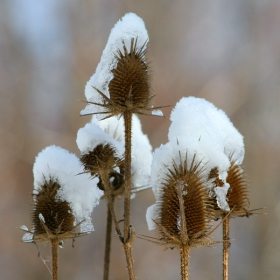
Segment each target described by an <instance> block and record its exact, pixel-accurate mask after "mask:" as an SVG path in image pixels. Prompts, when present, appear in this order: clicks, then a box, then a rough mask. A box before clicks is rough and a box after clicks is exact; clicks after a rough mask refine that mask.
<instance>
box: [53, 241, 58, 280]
mask: <svg viewBox="0 0 280 280" xmlns="http://www.w3.org/2000/svg"><path fill="white" fill-rule="evenodd" d="M51 245H52V279H53V280H57V279H58V245H59V239H58V238H54V239H52V240H51Z"/></svg>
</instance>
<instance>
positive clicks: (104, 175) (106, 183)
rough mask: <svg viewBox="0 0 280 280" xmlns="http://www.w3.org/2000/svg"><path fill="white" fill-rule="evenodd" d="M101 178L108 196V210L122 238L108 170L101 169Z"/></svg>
mask: <svg viewBox="0 0 280 280" xmlns="http://www.w3.org/2000/svg"><path fill="white" fill-rule="evenodd" d="M100 177H101V180H102V182H103V185H104V192H105V196H106V199H107V205H108V208H109V209H110V211H111V215H112V220H113V221H114V224H115V228H116V231H117V234H118V235H119V236H121V231H120V228H119V223H118V220H117V216H116V213H115V209H114V197H113V195H112V192H111V189H110V183H109V172H108V171H107V170H102V169H101V170H100Z"/></svg>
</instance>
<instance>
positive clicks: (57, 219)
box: [32, 180, 77, 242]
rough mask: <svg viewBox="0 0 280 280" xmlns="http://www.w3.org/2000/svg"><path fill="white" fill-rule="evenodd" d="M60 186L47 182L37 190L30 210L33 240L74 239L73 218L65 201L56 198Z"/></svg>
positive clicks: (50, 181)
mask: <svg viewBox="0 0 280 280" xmlns="http://www.w3.org/2000/svg"><path fill="white" fill-rule="evenodd" d="M59 189H60V185H59V184H58V183H57V182H56V181H54V180H49V181H47V180H46V181H45V183H44V184H43V185H42V186H41V188H40V189H38V190H37V192H36V193H35V194H33V197H34V206H33V210H32V224H33V230H32V234H33V240H34V241H35V242H48V241H50V240H52V239H57V238H58V239H61V240H63V239H68V238H74V237H75V236H76V235H77V233H76V227H77V226H75V225H74V221H75V217H74V215H73V214H72V210H71V207H70V205H69V203H68V202H67V201H62V200H59V199H57V198H56V195H57V192H58V190H59Z"/></svg>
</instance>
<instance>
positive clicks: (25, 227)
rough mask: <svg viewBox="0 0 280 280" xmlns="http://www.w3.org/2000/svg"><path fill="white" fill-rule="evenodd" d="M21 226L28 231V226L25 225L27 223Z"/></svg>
mask: <svg viewBox="0 0 280 280" xmlns="http://www.w3.org/2000/svg"><path fill="white" fill-rule="evenodd" d="M19 228H20V229H22V230H24V231H28V227H27V226H25V225H22V226H20V227H19Z"/></svg>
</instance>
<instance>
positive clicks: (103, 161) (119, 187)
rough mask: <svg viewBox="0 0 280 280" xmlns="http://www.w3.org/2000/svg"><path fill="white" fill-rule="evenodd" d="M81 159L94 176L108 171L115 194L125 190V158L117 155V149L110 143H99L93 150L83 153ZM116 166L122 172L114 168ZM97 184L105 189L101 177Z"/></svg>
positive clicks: (86, 169)
mask: <svg viewBox="0 0 280 280" xmlns="http://www.w3.org/2000/svg"><path fill="white" fill-rule="evenodd" d="M80 160H81V162H82V164H83V166H84V169H85V171H88V172H90V173H91V176H93V177H95V176H98V175H99V177H101V176H100V173H101V172H102V171H104V170H106V171H107V172H108V174H109V181H110V183H111V184H110V185H111V191H112V194H113V195H116V194H121V193H122V192H123V183H124V178H123V159H120V158H118V157H116V156H115V150H114V148H113V147H112V146H111V145H110V144H108V143H107V144H98V145H97V146H96V147H95V148H94V149H93V150H92V151H89V152H88V153H86V154H84V155H82V156H81V159H80ZM116 167H119V168H120V172H117V171H115V170H114V169H115V168H116ZM97 186H98V187H99V188H100V189H101V190H104V185H103V183H102V180H101V178H100V181H99V183H98V185H97Z"/></svg>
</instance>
